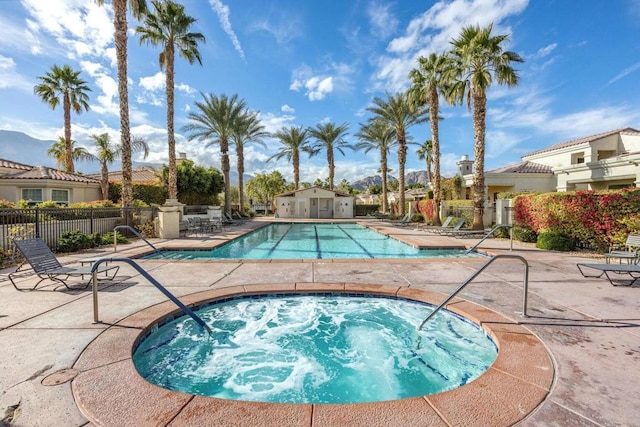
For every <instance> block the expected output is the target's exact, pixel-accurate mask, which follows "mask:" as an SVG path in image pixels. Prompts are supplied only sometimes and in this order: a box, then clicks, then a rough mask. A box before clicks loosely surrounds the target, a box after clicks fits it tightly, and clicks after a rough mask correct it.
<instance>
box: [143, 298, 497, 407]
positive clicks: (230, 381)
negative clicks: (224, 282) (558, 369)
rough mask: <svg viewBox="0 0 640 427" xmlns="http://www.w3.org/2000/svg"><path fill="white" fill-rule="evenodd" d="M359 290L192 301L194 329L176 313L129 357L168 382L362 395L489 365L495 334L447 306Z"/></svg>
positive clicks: (230, 389)
mask: <svg viewBox="0 0 640 427" xmlns="http://www.w3.org/2000/svg"><path fill="white" fill-rule="evenodd" d="M432 309H433V306H431V305H428V304H425V303H420V302H416V301H411V300H407V299H401V298H395V297H394V298H391V297H383V296H373V295H366V296H365V295H355V294H314V295H308V294H307V295H305V294H296V295H253V296H251V297H244V298H233V299H228V300H223V301H219V302H216V303H214V304H211V305H208V306H205V307H203V308H201V309H199V310H198V314H199V315H200V316H201V317H202V318H203V320H204V321H205V322H206V323H207V324H208V325H209V326H210V327H211V328H212V330H213V333H212V337H211V338H209V337H207V336H205V335H203V334H201V333H200V331H199V329H198V327H197V325H196V324H195V323H194V322H193V321H192V320H191V319H189V318H185V317H179V318H178V319H174V320H170V321H169V322H167V323H166V324H163V325H162V326H160V327H159V328H157V329H156V330H154V331H153V332H151V334H150V335H149V336H147V337H145V338H144V339H143V340H142V341H141V342H140V344H139V345H138V347H137V348H136V350H135V353H134V356H133V360H134V363H135V365H136V368H137V370H138V372H139V373H140V374H141V375H142V376H143V377H144V378H146V379H147V380H148V381H150V382H152V383H154V384H156V385H159V386H161V387H164V388H168V389H170V390H175V391H181V392H185V393H192V394H198V395H204V396H211V397H218V398H223V399H233V400H249V401H259V402H279V403H362V402H379V401H388V400H394V399H402V398H408V397H415V396H424V395H428V394H433V393H439V392H442V391H445V390H450V389H453V388H456V387H459V386H462V385H465V384H467V383H469V382H470V381H472V380H473V379H474V378H476V377H478V376H479V375H480V374H482V373H483V372H485V371H486V369H487V368H488V367H489V366H490V365H491V364H492V363H493V361H494V360H495V358H496V355H497V347H496V345H495V343H494V342H493V341H492V340H491V339H490V338H489V337H488V336H487V334H486V332H485V331H484V330H483V329H481V328H480V327H479V326H478V325H476V324H475V323H472V322H470V321H468V320H466V319H464V318H462V317H460V316H457V315H455V314H453V313H451V312H448V311H446V310H444V311H441V312H438V313H437V314H436V316H435V317H434V318H433V320H432V321H430V322H428V323H427V324H426V325H425V328H424V330H421V331H418V330H417V328H416V325H417V324H418V323H419V322H420V320H421V319H422V318H424V317H425V316H426V315H427V314H428V313H429V312H430V311H431V310H432Z"/></svg>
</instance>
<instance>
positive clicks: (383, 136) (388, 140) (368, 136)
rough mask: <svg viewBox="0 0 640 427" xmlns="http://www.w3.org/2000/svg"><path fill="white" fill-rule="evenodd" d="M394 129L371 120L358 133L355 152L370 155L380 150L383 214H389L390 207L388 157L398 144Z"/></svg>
mask: <svg viewBox="0 0 640 427" xmlns="http://www.w3.org/2000/svg"><path fill="white" fill-rule="evenodd" d="M394 135H395V131H394V129H393V128H392V127H391V125H389V122H387V121H385V120H381V119H379V118H378V119H373V120H370V121H369V123H367V124H364V125H363V124H361V125H360V131H359V132H358V133H356V137H357V138H359V142H358V143H356V145H355V150H358V151H359V150H364V152H365V153H368V152H369V151H371V150H379V152H380V173H381V174H382V213H387V209H388V207H389V201H388V196H387V192H388V177H387V174H388V173H389V166H388V160H387V159H388V156H389V152H390V151H391V147H393V146H394V145H395V144H396V140H395V139H394V138H393V137H394Z"/></svg>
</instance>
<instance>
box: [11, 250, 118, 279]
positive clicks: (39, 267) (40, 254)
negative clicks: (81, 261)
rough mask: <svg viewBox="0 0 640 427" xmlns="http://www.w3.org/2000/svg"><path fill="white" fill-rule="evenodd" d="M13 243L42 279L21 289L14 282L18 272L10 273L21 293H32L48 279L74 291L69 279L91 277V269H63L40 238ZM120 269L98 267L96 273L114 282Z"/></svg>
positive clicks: (116, 267)
mask: <svg viewBox="0 0 640 427" xmlns="http://www.w3.org/2000/svg"><path fill="white" fill-rule="evenodd" d="M13 243H14V244H15V245H16V248H18V250H19V251H20V253H22V255H23V256H24V258H25V260H26V261H27V262H28V263H29V265H30V266H31V268H32V269H33V271H34V273H35V274H36V275H37V276H38V277H39V278H40V281H38V283H36V285H35V286H34V287H33V288H28V289H25V288H19V287H18V286H17V285H16V283H15V281H14V280H13V276H14V275H15V274H16V272H17V271H14V272H13V273H9V280H10V281H11V284H12V285H13V287H14V288H16V289H17V290H19V291H23V290H30V291H32V290H34V289H36V288H37V287H38V285H40V283H42V281H44V280H46V279H50V280H53V281H55V282H60V283H62V284H63V285H64V286H65V287H66V288H67V289H74V288H71V287H69V285H67V282H66V281H67V279H69V277H74V276H75V277H77V276H80V277H81V278H82V279H83V280H84V276H91V267H76V268H74V267H63V266H62V265H61V264H60V262H59V261H58V259H57V258H56V256H55V254H54V253H53V252H51V249H49V246H47V244H46V243H45V241H44V240H42V239H40V238H35V239H23V240H14V241H13ZM119 269H120V267H118V266H115V265H106V266H101V267H98V269H97V270H96V271H97V273H98V274H101V273H104V274H105V276H106V278H107V279H109V280H113V279H114V278H115V277H116V274H118V270H119ZM90 284H91V280H89V281H88V282H87V283H86V284H85V286H84V287H83V288H82V289H84V288H86V287H87V286H89V285H90ZM75 289H77V288H75Z"/></svg>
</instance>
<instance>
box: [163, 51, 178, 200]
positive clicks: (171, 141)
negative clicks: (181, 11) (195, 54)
mask: <svg viewBox="0 0 640 427" xmlns="http://www.w3.org/2000/svg"><path fill="white" fill-rule="evenodd" d="M165 60H166V68H165V72H166V74H167V75H166V92H167V145H168V146H169V199H173V200H175V199H177V198H178V177H177V169H176V137H175V134H174V129H173V115H174V112H173V103H174V99H173V95H174V91H173V85H174V75H173V72H174V70H173V61H174V50H173V41H170V42H169V43H167V45H166V46H165Z"/></svg>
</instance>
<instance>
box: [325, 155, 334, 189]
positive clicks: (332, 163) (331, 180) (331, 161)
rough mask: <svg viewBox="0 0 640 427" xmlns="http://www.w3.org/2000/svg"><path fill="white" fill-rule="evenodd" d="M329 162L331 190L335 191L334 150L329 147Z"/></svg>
mask: <svg viewBox="0 0 640 427" xmlns="http://www.w3.org/2000/svg"><path fill="white" fill-rule="evenodd" d="M327 163H328V164H329V190H331V191H333V177H334V173H335V168H336V165H335V163H334V159H333V150H331V149H327Z"/></svg>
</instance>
